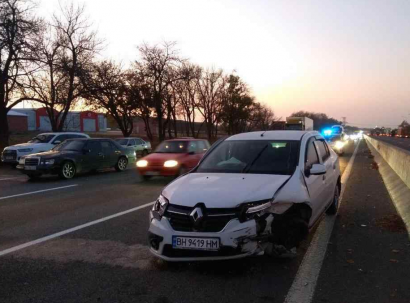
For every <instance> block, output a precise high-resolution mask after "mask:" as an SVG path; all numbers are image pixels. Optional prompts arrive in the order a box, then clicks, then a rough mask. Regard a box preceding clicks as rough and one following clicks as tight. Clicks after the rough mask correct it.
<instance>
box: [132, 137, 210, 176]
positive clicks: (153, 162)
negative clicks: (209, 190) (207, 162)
mask: <svg viewBox="0 0 410 303" xmlns="http://www.w3.org/2000/svg"><path fill="white" fill-rule="evenodd" d="M209 147H210V144H209V142H208V141H207V140H202V139H191V138H184V139H173V140H166V141H163V142H162V143H161V144H160V145H158V147H157V149H156V150H155V151H154V152H153V153H152V154H149V155H148V156H146V157H144V158H143V159H141V160H139V161H137V167H138V171H139V173H140V174H141V176H142V177H143V178H144V180H149V179H150V178H151V177H153V176H168V177H169V176H179V175H182V174H184V173H186V172H188V171H190V170H191V169H192V168H194V167H195V166H196V165H197V164H198V162H199V161H200V160H201V158H202V156H203V155H204V154H205V152H206V151H207V150H208V149H209Z"/></svg>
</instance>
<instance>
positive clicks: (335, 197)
mask: <svg viewBox="0 0 410 303" xmlns="http://www.w3.org/2000/svg"><path fill="white" fill-rule="evenodd" d="M338 208H339V186H337V185H336V188H335V192H334V194H333V201H332V205H330V207H329V208H328V209H327V210H326V214H328V215H335V214H336V213H337V209H338Z"/></svg>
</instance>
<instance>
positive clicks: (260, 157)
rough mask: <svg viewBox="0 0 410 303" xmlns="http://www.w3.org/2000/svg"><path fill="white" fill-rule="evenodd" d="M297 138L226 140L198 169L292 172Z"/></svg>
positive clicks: (271, 172) (297, 148)
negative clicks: (295, 139)
mask: <svg viewBox="0 0 410 303" xmlns="http://www.w3.org/2000/svg"><path fill="white" fill-rule="evenodd" d="M298 156H299V142H298V141H276V140H275V141H271V140H227V141H224V142H222V143H221V144H219V145H218V146H217V147H215V149H213V150H212V151H211V152H210V154H209V155H208V156H207V157H206V158H205V159H204V160H203V161H202V162H201V164H200V165H199V167H198V168H197V170H196V171H197V172H213V173H249V174H275V175H291V174H292V173H293V172H294V170H295V168H296V166H297V161H298Z"/></svg>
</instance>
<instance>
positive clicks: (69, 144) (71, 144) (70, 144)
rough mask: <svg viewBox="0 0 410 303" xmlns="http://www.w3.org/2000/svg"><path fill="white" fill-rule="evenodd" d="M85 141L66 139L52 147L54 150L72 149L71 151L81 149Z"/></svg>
mask: <svg viewBox="0 0 410 303" xmlns="http://www.w3.org/2000/svg"><path fill="white" fill-rule="evenodd" d="M85 142H86V141H83V140H67V141H64V142H63V143H60V144H59V145H57V146H56V147H54V148H53V150H55V151H62V150H72V151H81V150H82V149H83V148H84V144H85Z"/></svg>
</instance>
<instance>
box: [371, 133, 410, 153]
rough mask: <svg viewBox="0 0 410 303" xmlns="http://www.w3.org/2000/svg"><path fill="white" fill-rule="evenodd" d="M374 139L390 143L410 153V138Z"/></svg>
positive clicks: (382, 137)
mask: <svg viewBox="0 0 410 303" xmlns="http://www.w3.org/2000/svg"><path fill="white" fill-rule="evenodd" d="M372 138H374V139H377V140H380V141H383V142H387V143H390V144H392V145H394V146H398V147H400V148H403V149H405V150H408V151H410V138H398V137H384V136H380V137H377V136H372Z"/></svg>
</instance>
